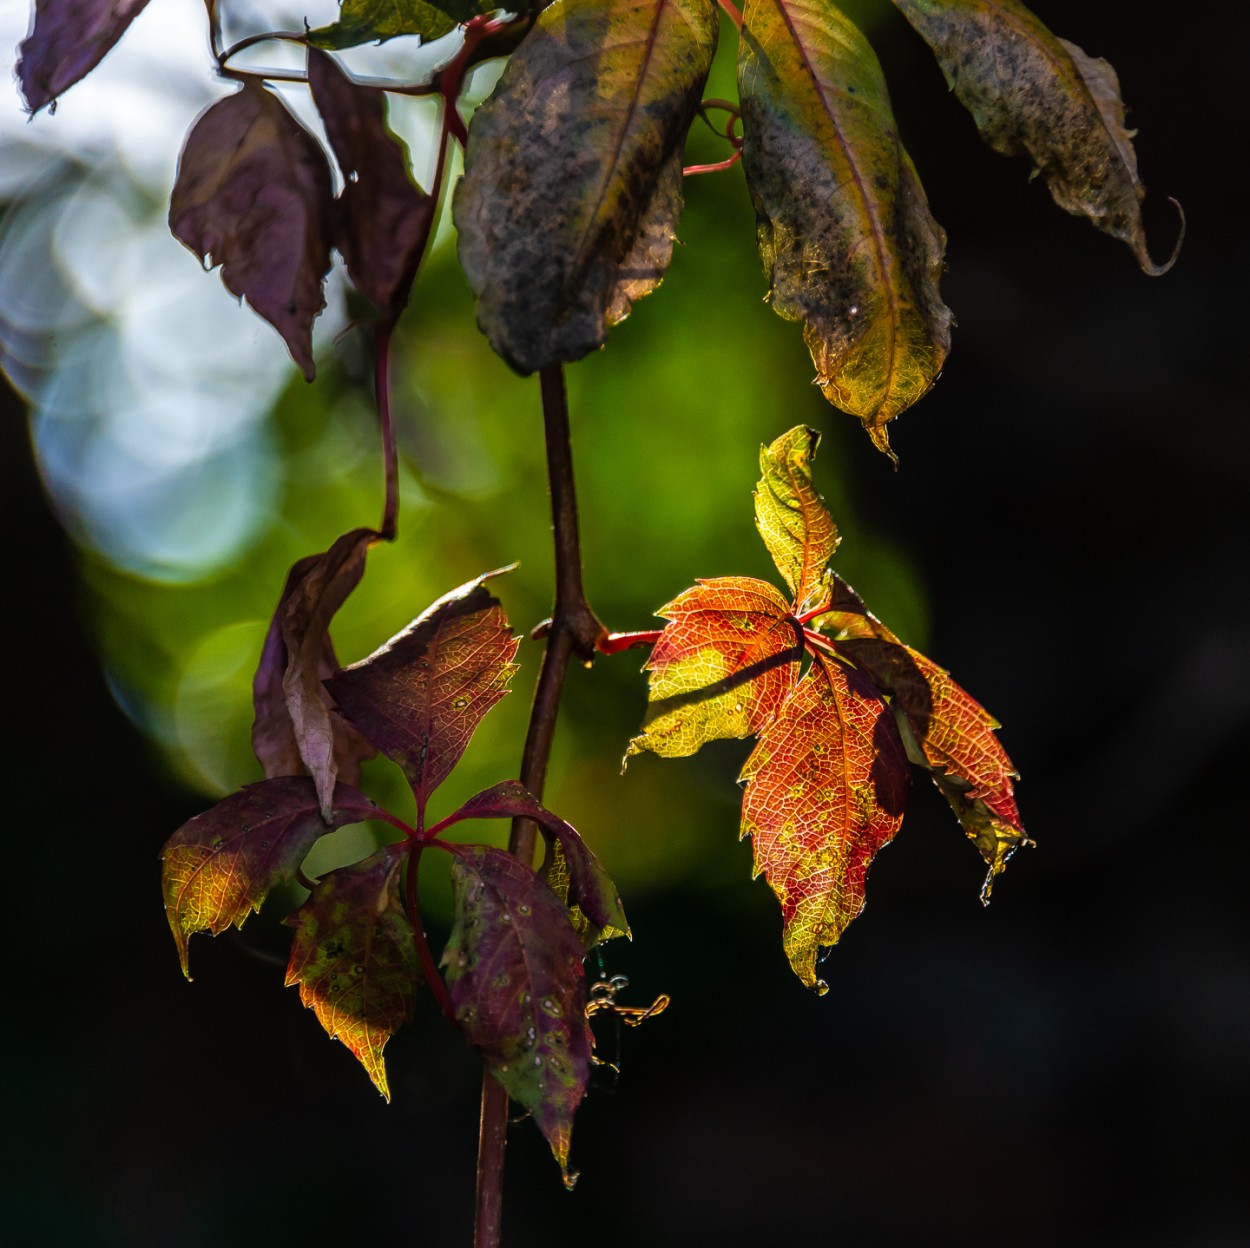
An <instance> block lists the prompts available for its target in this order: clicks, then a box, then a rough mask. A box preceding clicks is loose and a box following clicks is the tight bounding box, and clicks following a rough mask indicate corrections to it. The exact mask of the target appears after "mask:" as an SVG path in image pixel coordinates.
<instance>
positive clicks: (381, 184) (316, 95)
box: [308, 48, 434, 328]
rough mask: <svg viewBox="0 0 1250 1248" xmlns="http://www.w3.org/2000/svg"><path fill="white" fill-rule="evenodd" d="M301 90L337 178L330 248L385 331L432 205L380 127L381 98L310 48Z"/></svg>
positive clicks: (417, 255) (400, 149)
mask: <svg viewBox="0 0 1250 1248" xmlns="http://www.w3.org/2000/svg"><path fill="white" fill-rule="evenodd" d="M308 85H309V87H310V88H311V89H312V97H313V102H314V103H315V104H316V105H317V110H318V111H319V112H320V114H321V118H322V120H323V121H324V122H325V127H326V136H327V137H328V138H329V140H330V147H331V148H332V149H333V151H334V155H335V159H336V160H337V161H338V163H339V168H340V169H341V170H342V172H343V177H344V183H343V191H342V194H341V195H340V196H339V199H338V201H337V202H338V208H339V211H338V214H337V216H336V218H335V224H334V245H335V246H336V247H337V248H338V249H339V251H340V252H341V253H342V256H343V259H344V261H345V262H346V264H347V272H348V274H349V276H350V277H351V279H352V282H353V283H354V284H355V286H356V289H357V290H359V291H360V293H361V294H362V295H364V296H365V298H367V299H369V300H371V301H372V302H373V304H374V305H375V306H376V307H377V309H378V311H379V312H380V313H381V314H382V323H383V326H384V327H388V328H389V326H391V325H392V324H393V323H394V322H395V320H396V319H397V318H398V316H399V314H400V312H402V311H403V309H404V306H405V305H406V304H407V302H408V292H409V290H410V288H411V287H412V281H413V278H414V277H415V276H416V273H417V266H418V265H419V264H420V262H421V255H422V252H423V251H424V250H425V244H426V240H427V239H428V237H429V233H430V226H431V224H432V223H433V219H434V202H433V200H432V199H431V198H430V197H429V196H428V195H427V194H426V193H425V192H424V191H422V190H421V189H420V187H418V186H416V185H415V184H414V182H413V180H412V172H411V167H410V164H409V160H408V149H407V147H406V146H405V145H404V144H403V143H401V142H400V140H399V139H397V138H396V137H395V135H394V134H393V133H392V132H391V131H390V129H389V128H388V127H387V124H386V103H385V97H384V95H383V93H382V92H380V91H373V90H370V89H368V88H366V87H361V86H358V85H357V84H356V83H355V82H354V81H353V80H352V79H351V78H349V77H348V76H347V75H346V74H345V73H343V71H342V70H341V69H340V68H339V67H338V65H337V64H336V62H335V60H334V58H333V57H331V56H328V55H327V54H326V53H324V52H319V51H317V49H316V48H310V49H309V53H308Z"/></svg>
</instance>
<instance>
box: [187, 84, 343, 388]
mask: <svg viewBox="0 0 1250 1248" xmlns="http://www.w3.org/2000/svg"><path fill="white" fill-rule="evenodd" d="M332 205H333V197H332V194H331V186H330V166H329V163H328V162H327V160H326V156H325V153H324V152H323V151H322V149H321V144H320V143H318V142H317V140H316V139H315V138H313V136H312V135H311V134H309V133H308V131H307V130H305V129H304V127H303V126H301V125H300V123H299V122H298V121H296V120H295V118H294V117H293V116H292V115H291V113H290V112H289V111H288V110H287V108H286V106H285V105H284V104H283V103H282V101H281V100H279V99H278V97H277V96H276V95H274V94H273V93H272V92H270V91H267V90H266V89H265V88H264V87H262V86H259V85H258V84H256V83H255V82H252V81H249V82H247V83H245V84H244V86H243V87H242V89H241V90H239V91H238V92H236V93H235V94H234V95H231V96H228V97H227V98H226V99H224V100H219V101H218V102H217V103H216V104H214V105H212V107H211V108H209V109H207V110H206V111H205V112H203V113H201V114H200V116H199V117H198V118H197V119H196V121H195V124H194V125H193V126H192V127H191V132H190V133H189V134H188V135H187V140H186V143H185V145H184V146H183V149H182V154H181V156H180V157H179V158H178V176H177V180H176V181H175V183H174V190H173V195H172V197H171V199H170V205H169V228H170V229H171V230H172V231H173V233H174V236H175V237H176V238H177V239H178V240H179V241H180V242H182V243H185V244H186V245H187V246H188V247H189V248H190V249H191V250H192V251H194V252H195V254H196V255H197V256H199V258H200V260H201V261H203V262H204V263H205V264H211V265H218V264H219V265H221V280H222V281H223V282H224V283H225V284H226V288H227V289H228V290H229V291H230V292H231V293H232V294H234V295H238V296H240V297H242V298H246V299H247V301H248V303H249V304H250V305H251V306H252V308H253V309H255V311H256V312H258V313H259V314H260V315H261V316H263V317H264V318H265V320H267V321H268V322H269V323H270V324H271V325H272V326H273V327H274V328H275V329H276V330H277V331H278V333H280V334H281V335H282V337H283V339H284V340H285V341H286V345H287V347H288V348H289V349H290V352H291V355H292V357H293V358H294V360H295V362H296V363H297V364H298V365H299V366H300V368H301V369H302V370H303V373H304V376H305V377H306V378H307V379H308V380H309V381H311V380H312V377H313V373H314V372H315V365H314V363H313V355H312V323H313V321H314V320H315V319H316V318H317V316H318V315H319V314H320V312H321V309H322V308H324V307H325V294H324V292H323V290H322V282H323V279H324V278H325V275H326V273H327V272H329V269H330V220H331V215H332Z"/></svg>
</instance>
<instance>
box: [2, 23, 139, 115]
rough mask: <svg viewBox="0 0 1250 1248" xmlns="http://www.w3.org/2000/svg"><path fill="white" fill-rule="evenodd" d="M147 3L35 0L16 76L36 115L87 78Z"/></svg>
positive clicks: (27, 103) (27, 101) (28, 106)
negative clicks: (30, 24) (30, 26)
mask: <svg viewBox="0 0 1250 1248" xmlns="http://www.w3.org/2000/svg"><path fill="white" fill-rule="evenodd" d="M147 3H148V0H35V25H34V29H33V30H32V31H31V33H30V34H29V35H28V36H27V37H26V39H25V40H24V41H23V43H22V46H21V49H20V59H19V60H18V62H17V76H18V78H19V79H20V80H21V84H22V94H23V95H24V96H25V97H26V107H27V108H28V109H29V110H30V111H31V112H32V113H37V112H38V111H39V110H40V109H41V108H43V106H44V105H45V104H50V103H51V102H52V101H53V100H55V99H56V97H57V96H58V95H60V94H61V93H62V92H63V91H68V90H69V88H70V87H72V86H73V85H74V83H76V82H78V81H79V80H80V79H81V78H85V77H86V76H87V74H89V73H90V72H91V71H92V70H93V69H95V67H96V66H97V65H98V64H99V63H100V62H101V61H102V60H103V59H104V57H105V56H106V55H107V54H108V53H109V51H110V50H111V49H112V47H113V45H114V44H115V43H116V42H117V41H118V40H119V39H120V38H121V37H122V35H124V34H125V33H126V30H127V28H128V27H129V26H130V23H131V22H133V21H134V20H135V18H136V17H138V16H139V14H140V13H141V12H142V11H143V10H144V8H146V7H147Z"/></svg>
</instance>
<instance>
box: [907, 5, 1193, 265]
mask: <svg viewBox="0 0 1250 1248" xmlns="http://www.w3.org/2000/svg"><path fill="white" fill-rule="evenodd" d="M894 3H895V6H896V7H897V8H898V9H899V11H900V12H901V13H902V14H903V16H904V17H905V18H907V20H908V21H909V22H910V23H911V24H912V26H914V27H915V29H916V31H917V32H918V33H919V34H920V36H921V37H922V38H923V39H924V40H925V42H926V43H928V44H929V46H930V47H931V48H932V49H933V51H934V53H935V54H936V55H937V59H938V64H939V65H941V67H942V73H943V74H945V75H946V81H947V82H948V83H949V84H950V86H951V89H952V90H953V91H954V92H955V95H956V96H957V97H958V98H959V101H960V103H961V104H963V105H964V107H965V108H967V109H968V111H969V112H970V113H971V114H972V116H973V119H974V120H975V121H976V123H977V129H978V130H979V131H980V132H981V137H982V138H983V139H984V140H985V141H986V142H987V143H988V144H989V145H990V147H992V148H993V149H994V150H995V151H996V152H1001V153H1002V154H1003V155H1004V156H1027V157H1029V159H1030V160H1032V162H1033V165H1034V168H1035V171H1036V172H1037V173H1040V174H1041V175H1042V177H1044V178H1045V179H1046V185H1047V186H1048V187H1049V188H1050V193H1051V195H1052V196H1053V197H1054V200H1055V203H1057V204H1058V205H1059V206H1060V207H1061V208H1063V209H1064V210H1065V211H1067V212H1070V213H1072V214H1073V215H1074V216H1078V217H1088V218H1089V220H1090V221H1092V222H1093V223H1094V225H1096V226H1097V227H1098V229H1100V230H1102V231H1104V232H1105V233H1107V234H1110V235H1112V237H1114V238H1118V239H1121V240H1123V241H1124V242H1125V243H1127V244H1128V246H1129V247H1130V248H1131V249H1132V252H1133V255H1134V256H1136V257H1137V263H1138V264H1140V265H1141V267H1142V270H1143V272H1145V273H1148V274H1150V275H1151V276H1155V277H1157V276H1159V275H1160V274H1162V273H1166V272H1167V271H1168V269H1170V268H1171V267H1172V265H1173V263H1175V261H1176V257H1177V254H1178V253H1179V251H1180V246H1181V240H1182V239H1183V238H1184V218H1183V217H1182V220H1181V239H1178V240H1177V243H1176V247H1175V249H1174V250H1173V252H1172V255H1171V257H1170V258H1169V259H1168V260H1167V261H1166V262H1165V263H1164V264H1155V263H1154V261H1152V260H1151V258H1150V254H1149V252H1148V251H1147V249H1146V234H1145V229H1144V227H1143V225H1142V218H1141V201H1142V200H1143V199H1144V198H1145V194H1146V189H1145V187H1144V186H1143V185H1142V183H1141V179H1140V178H1139V177H1138V176H1137V154H1136V153H1135V152H1134V150H1133V143H1132V132H1131V131H1129V130H1127V129H1125V126H1124V101H1123V100H1122V99H1121V98H1120V83H1119V80H1118V79H1117V78H1116V73H1115V70H1114V69H1112V68H1111V66H1110V65H1109V64H1108V63H1107V62H1106V61H1104V60H1099V59H1097V58H1095V57H1091V56H1087V55H1086V54H1085V53H1084V52H1083V51H1082V50H1081V49H1080V48H1078V47H1077V46H1076V44H1074V43H1069V42H1068V41H1067V40H1066V39H1058V38H1056V37H1055V36H1054V35H1053V34H1051V32H1050V30H1049V29H1047V27H1046V26H1045V25H1043V24H1042V23H1041V22H1040V21H1038V19H1037V18H1036V17H1035V16H1034V15H1033V14H1032V13H1031V12H1030V11H1029V10H1028V9H1027V8H1025V7H1024V5H1022V4H1019V3H1017V0H894ZM1178 208H1179V205H1178Z"/></svg>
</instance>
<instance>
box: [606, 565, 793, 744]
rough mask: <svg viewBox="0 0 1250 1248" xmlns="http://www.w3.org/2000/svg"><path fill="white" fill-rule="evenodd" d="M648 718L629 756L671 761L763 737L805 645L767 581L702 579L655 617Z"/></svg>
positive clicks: (782, 698)
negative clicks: (720, 742)
mask: <svg viewBox="0 0 1250 1248" xmlns="http://www.w3.org/2000/svg"><path fill="white" fill-rule="evenodd" d="M657 614H659V615H661V616H663V617H664V618H665V619H667V620H670V621H672V622H671V623H670V624H669V625H668V626H667V627H666V628H665V629H664V631H663V632H662V633H661V634H660V639H659V640H658V641H657V642H656V644H655V648H654V649H653V650H652V651H651V657H650V658H649V659H648V660H647V668H648V669H649V670H650V672H651V689H650V695H649V697H650V701H651V703H652V706H651V708H650V713H649V715H648V721H647V724H646V727H645V728H644V731H643V732H642V734H641V735H640V736H637V737H635V738H634V739H633V740H632V741H631V742H630V743H629V750H628V752H627V753H626V757H627V758H628V757H629V756H630V755H632V754H640V753H641V752H642V751H643V750H652V751H653V752H655V753H656V754H661V755H663V756H664V757H666V758H678V757H681V756H683V755H686V754H693V753H694V752H695V751H696V750H697V749H699V747H700V746H702V745H703V744H704V743H706V742H708V741H715V740H717V739H718V738H721V737H745V736H748V735H749V734H751V733H753V732H759V731H760V729H761V728H763V727H764V725H765V724H767V723H769V722H770V721H771V720H772V718H773V717H774V716H775V715H776V714H777V711H778V709H779V708H780V706H781V704H782V702H783V701H784V700H785V698H786V696H787V695H788V694H789V692H790V690H791V689H793V688H794V682H795V680H796V679H797V677H798V660H799V659H800V657H801V656H802V642H801V640H800V636H799V634H798V631H797V629H798V625H797V624H795V623H794V621H793V620H792V619H791V617H790V608H789V605H788V604H787V602H786V600H785V599H784V598H783V597H782V596H781V594H780V593H779V592H778V591H777V590H776V589H774V588H773V587H772V586H771V585H769V584H768V582H767V581H757V580H755V579H753V578H752V577H747V576H722V577H716V578H714V579H712V580H706V581H699V583H698V584H697V585H695V586H694V588H693V589H688V590H686V592H685V593H684V594H681V595H680V596H679V597H677V598H675V599H674V600H673V601H672V602H670V603H669V604H668V605H667V606H664V607H661V608H660V610H659V612H658V613H657Z"/></svg>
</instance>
